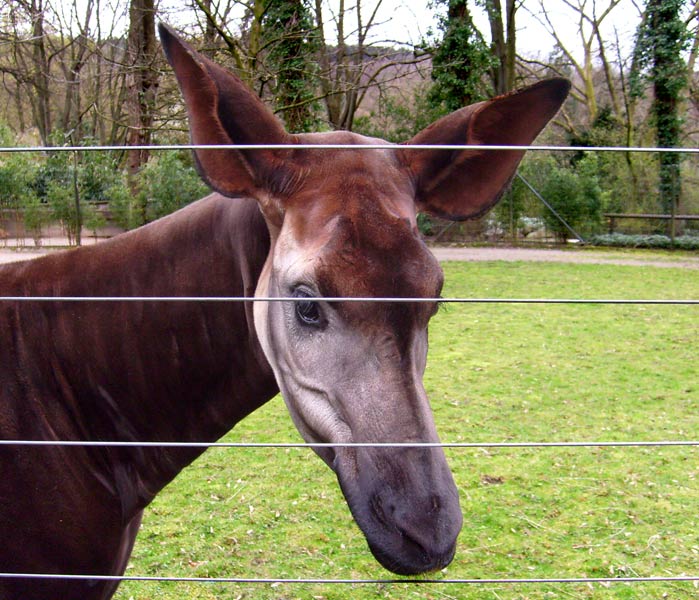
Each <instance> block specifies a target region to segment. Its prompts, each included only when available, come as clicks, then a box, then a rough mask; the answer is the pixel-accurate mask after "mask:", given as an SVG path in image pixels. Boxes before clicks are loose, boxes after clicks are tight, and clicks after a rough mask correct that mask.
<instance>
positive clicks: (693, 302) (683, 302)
mask: <svg viewBox="0 0 699 600" xmlns="http://www.w3.org/2000/svg"><path fill="white" fill-rule="evenodd" d="M390 148H400V149H401V150H410V151H412V150H446V151H453V150H484V151H525V150H527V151H558V152H580V151H586V152H588V151H589V152H636V153H662V152H673V153H681V154H699V148H657V147H628V148H619V147H608V146H595V147H579V146H497V145H488V146H479V145H475V146H462V145H449V146H411V145H383V144H367V145H345V144H298V145H294V146H293V147H291V148H290V146H288V145H276V144H269V145H194V144H189V145H182V144H177V145H160V146H142V147H141V146H135V147H134V146H130V147H124V146H50V147H16V148H12V147H4V148H0V154H2V153H16V152H57V151H58V152H92V151H94V152H105V151H123V150H126V149H131V150H133V149H147V150H148V151H158V150H182V149H191V150H230V149H235V150H245V151H247V150H290V149H293V150H297V149H308V150H324V149H325V150H347V149H349V150H362V151H364V150H386V149H390ZM309 300H310V301H313V302H328V303H332V302H374V303H416V302H418V303H435V302H437V303H456V304H513V305H649V306H652V305H655V306H688V307H690V306H697V305H699V299H693V298H687V299H653V298H636V299H624V298H609V299H604V298H588V299H584V298H403V297H394V298H375V297H361V298H358V297H317V298H293V297H254V298H253V297H198V296H187V297H170V296H132V297H122V296H79V297H76V296H33V297H32V296H0V303H7V302H21V303H25V302H42V303H43V302H70V303H74V302H75V303H77V302H130V303H132V302H141V303H143V302H158V303H159V302H179V303H182V302H196V303H228V302H301V301H303V302H308V301H309ZM22 446H25V447H31V446H35V447H61V446H63V447H161V448H232V449H236V448H238V449H240V448H279V449H290V448H310V449H319V448H340V447H343V448H362V447H380V448H435V447H440V448H456V449H469V448H475V449H514V450H519V449H528V448H534V449H537V448H538V449H545V448H573V449H574V448H679V447H697V446H699V440H672V439H670V440H630V441H605V440H591V441H575V440H573V441H567V440H561V441H535V440H533V441H502V442H497V441H496V442H442V443H393V442H386V443H306V442H298V443H297V442H262V443H259V442H212V443H209V442H179V441H138V442H125V441H117V440H112V441H109V440H107V441H104V440H91V441H82V440H20V439H4V440H0V448H3V447H22ZM0 579H30V580H37V581H38V580H59V579H62V580H89V581H93V582H98V581H102V582H126V581H132V582H172V583H197V584H267V585H269V584H303V585H313V584H321V585H370V584H372V585H377V584H378V585H393V584H414V585H419V586H424V585H439V586H450V585H456V586H458V585H464V586H466V585H474V586H479V585H497V586H500V585H502V586H504V585H521V586H526V585H535V584H536V585H541V584H570V585H580V584H585V585H593V584H618V583H626V584H643V583H660V582H671V583H673V582H674V583H695V584H696V583H697V582H699V575H666V576H648V577H637V576H634V577H629V576H625V575H621V576H616V575H615V576H610V577H553V578H524V577H522V578H509V577H501V578H450V577H443V578H400V579H398V578H388V579H387V578H376V579H362V578H312V577H309V578H300V577H298V578H297V577H289V578H253V577H174V576H140V575H131V574H125V575H121V576H116V575H93V574H84V575H81V574H53V573H8V572H0Z"/></svg>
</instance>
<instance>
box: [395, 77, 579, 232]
mask: <svg viewBox="0 0 699 600" xmlns="http://www.w3.org/2000/svg"><path fill="white" fill-rule="evenodd" d="M569 89H570V82H569V81H567V80H566V79H560V78H554V79H549V80H546V81H541V82H539V83H536V84H534V85H532V86H530V87H528V88H525V89H523V90H520V91H517V92H513V93H511V94H507V95H505V96H500V97H498V98H494V99H492V100H487V101H485V102H480V103H478V104H473V105H471V106H467V107H465V108H462V109H461V110H457V111H456V112H453V113H451V114H450V115H447V116H446V117H444V118H442V119H440V120H439V121H437V122H435V123H433V124H432V125H430V126H429V127H428V128H427V129H424V130H423V131H421V132H420V133H418V134H417V135H416V136H415V137H414V138H413V139H412V140H410V142H409V144H411V145H412V144H415V145H423V146H431V145H440V146H451V145H455V146H456V145H479V146H480V145H487V146H528V145H529V144H531V142H532V141H534V139H535V138H536V136H537V135H539V133H540V132H541V130H542V129H543V128H544V127H545V125H546V124H547V123H548V122H549V120H550V119H552V118H553V116H554V115H555V114H556V113H557V112H558V109H559V108H560V107H561V105H562V104H563V101H564V100H565V99H566V97H567V95H568V90H569ZM523 156H524V151H523V150H478V149H474V150H468V149H464V150H446V149H445V150H441V149H437V150H435V149H426V150H408V149H405V150H400V151H399V158H400V160H401V162H402V163H403V165H404V166H405V167H406V168H407V169H408V171H409V172H410V174H411V176H412V177H413V180H414V182H415V194H416V203H417V209H418V210H423V211H426V212H430V213H432V214H435V215H437V216H439V217H443V218H445V219H451V220H453V221H462V220H464V219H470V218H474V217H478V216H480V215H481V214H483V213H484V212H486V211H487V210H488V209H489V208H490V207H491V206H493V204H495V203H496V202H497V201H498V200H499V199H500V196H501V195H502V193H503V192H504V191H505V190H506V189H507V185H508V184H509V182H510V180H511V179H512V177H513V176H514V174H515V171H516V170H517V166H518V165H519V162H520V160H522V157H523Z"/></svg>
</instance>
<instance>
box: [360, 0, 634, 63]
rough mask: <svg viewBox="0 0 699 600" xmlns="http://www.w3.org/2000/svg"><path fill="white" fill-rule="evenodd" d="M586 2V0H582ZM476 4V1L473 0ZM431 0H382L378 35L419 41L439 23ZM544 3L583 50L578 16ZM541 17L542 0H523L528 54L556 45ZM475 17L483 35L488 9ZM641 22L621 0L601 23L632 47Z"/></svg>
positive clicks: (601, 2)
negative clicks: (579, 35)
mask: <svg viewBox="0 0 699 600" xmlns="http://www.w3.org/2000/svg"><path fill="white" fill-rule="evenodd" d="M579 1H580V2H583V1H584V0H579ZM585 1H586V4H587V5H588V7H591V6H592V5H593V4H595V3H596V4H597V6H598V10H600V9H601V8H603V7H606V6H607V5H608V4H609V0H585ZM364 3H365V4H366V6H367V8H366V9H365V12H368V8H369V7H371V6H374V5H375V2H374V1H373V0H364ZM474 4H475V3H474ZM428 5H429V0H382V3H381V8H380V11H379V13H378V16H379V18H378V19H377V21H378V22H379V23H381V26H380V27H378V28H377V29H378V30H379V31H377V39H381V38H384V39H388V40H398V41H405V42H407V43H410V42H413V43H416V42H418V41H419V40H420V38H421V36H423V35H425V34H426V33H427V31H428V30H429V29H430V27H432V28H434V27H435V26H436V18H435V9H433V8H429V6H428ZM544 6H545V8H546V11H547V12H548V14H549V16H550V18H551V20H552V22H553V23H554V24H555V27H556V30H557V31H558V32H559V34H560V35H561V37H562V39H563V40H565V41H567V42H568V44H569V45H570V47H571V49H574V50H575V52H576V53H581V49H582V43H581V42H580V41H579V37H578V29H579V28H578V23H577V20H578V16H577V15H576V14H575V12H574V11H573V10H571V9H570V8H568V7H567V6H566V5H565V3H564V2H563V1H562V0H544ZM537 16H538V17H539V18H540V17H541V7H540V2H539V0H524V1H523V3H522V7H520V8H519V10H518V11H517V47H518V52H519V53H520V54H523V55H525V56H529V57H536V56H541V57H546V56H548V54H549V53H550V52H551V50H552V49H553V47H554V40H553V37H552V36H551V35H550V34H549V33H548V32H547V31H546V29H545V28H544V26H543V25H542V24H541V23H540V22H539V19H537ZM474 19H475V21H476V24H477V26H478V27H479V29H480V30H481V31H482V32H483V34H484V35H486V36H487V35H488V32H489V26H488V21H487V18H486V15H485V13H484V12H483V11H482V10H480V11H479V10H478V9H474ZM638 22H639V15H638V11H637V9H636V8H635V6H634V2H633V1H632V0H621V2H620V4H619V5H618V6H617V7H616V8H614V10H613V11H612V12H611V13H610V15H609V16H608V17H607V19H606V20H605V21H604V23H603V26H602V32H603V35H604V36H605V39H607V40H609V41H613V40H614V39H615V30H616V32H618V35H619V39H620V41H621V42H622V47H624V48H626V49H630V48H631V46H632V43H633V36H634V33H635V30H636V26H637V24H638Z"/></svg>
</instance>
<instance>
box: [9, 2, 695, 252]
mask: <svg viewBox="0 0 699 600" xmlns="http://www.w3.org/2000/svg"><path fill="white" fill-rule="evenodd" d="M385 1H386V0H356V1H355V2H352V3H349V2H346V1H345V0H337V1H335V2H326V1H325V0H185V1H184V2H177V3H175V4H174V5H172V6H170V5H169V4H168V0H159V1H158V2H156V0H115V1H114V2H111V3H109V4H108V5H107V4H105V3H104V2H103V0H80V1H78V0H73V2H62V1H61V2H59V1H58V0H9V1H8V2H6V3H4V4H3V5H2V7H0V23H2V26H1V27H0V75H1V76H2V86H0V141H1V142H2V145H3V146H10V145H37V144H38V145H41V146H47V147H55V146H65V145H70V146H81V145H95V144H98V145H110V146H112V145H124V146H125V147H126V149H125V150H124V151H118V152H111V153H102V154H101V155H100V156H97V154H96V153H91V152H76V153H73V154H66V153H60V152H51V151H47V152H41V153H33V154H4V155H0V208H2V209H4V211H5V212H3V213H2V214H3V215H4V217H3V218H5V219H8V218H10V217H9V216H8V214H10V213H12V212H13V211H14V213H16V215H20V214H21V217H22V219H23V222H24V224H25V225H26V227H27V228H28V230H30V231H41V228H42V227H44V226H45V224H46V221H47V220H49V219H59V220H61V221H62V222H63V223H64V224H66V227H67V229H68V230H69V233H70V235H71V236H72V237H74V238H76V239H78V240H79V236H80V232H81V230H82V227H83V226H86V227H88V228H96V227H97V226H98V225H99V224H100V222H101V221H100V219H102V218H103V217H102V215H103V212H102V211H101V210H99V207H100V203H104V202H108V203H109V212H110V214H111V216H112V218H113V219H116V221H117V222H118V223H119V224H120V225H122V226H123V227H133V226H137V225H139V224H142V223H145V222H148V221H149V220H152V219H154V218H157V217H158V216H161V215H162V214H165V213H167V212H169V211H171V210H174V209H175V208H178V207H179V206H182V205H183V204H185V203H187V202H189V201H191V200H192V199H194V198H196V197H197V196H196V194H199V193H201V191H202V188H201V186H200V184H199V183H198V182H197V179H196V174H195V173H194V170H193V166H192V163H191V158H190V157H189V155H188V154H187V153H184V152H179V153H174V154H172V155H166V154H164V153H161V152H153V151H148V150H144V149H142V147H143V146H148V145H150V144H163V143H182V142H186V141H187V133H186V131H187V126H186V119H185V114H184V107H183V105H182V101H181V99H180V96H179V93H178V92H177V88H176V84H175V82H174V79H173V77H172V76H171V74H170V73H169V70H168V69H167V68H166V65H165V62H164V58H163V56H162V53H161V51H160V48H159V44H158V41H157V38H156V34H155V25H156V21H157V20H161V19H162V20H165V21H167V22H169V23H170V24H171V25H173V26H175V27H176V28H178V29H179V30H180V31H181V32H183V34H184V35H185V37H187V38H188V39H189V40H190V41H191V43H192V44H193V45H195V46H196V47H197V49H198V50H200V51H202V52H203V53H204V54H206V55H207V56H209V57H211V58H212V59H213V60H215V61H216V62H218V63H221V64H223V65H225V66H227V67H228V68H230V69H232V70H234V71H235V72H236V73H237V74H238V75H239V76H240V77H241V78H242V79H243V80H244V81H246V83H247V84H248V85H250V86H251V88H252V89H254V90H255V91H256V92H257V93H258V94H259V95H260V96H261V97H262V98H263V99H264V100H265V101H266V102H267V103H268V104H269V105H270V106H271V107H272V108H273V110H274V111H275V112H276V113H277V114H278V115H279V116H280V118H282V119H283V121H284V122H285V124H286V126H287V128H288V129H289V130H291V131H295V132H302V131H310V130H322V129H328V130H330V129H347V130H354V131H357V132H360V133H366V134H368V135H378V136H379V137H382V138H386V139H389V140H392V141H402V140H403V139H407V138H408V137H410V136H412V135H413V134H414V133H415V132H416V131H418V130H419V129H421V128H422V127H424V126H425V125H426V124H427V123H429V122H431V121H433V120H434V119H435V118H437V117H439V116H441V115H442V114H445V113H447V112H449V111H451V110H455V109H458V108H460V107H461V106H464V105H466V104H469V103H472V102H477V101H480V100H482V99H485V98H487V97H490V96H492V95H496V94H502V93H506V92H508V91H510V90H511V89H514V88H516V87H520V86H522V85H525V84H528V83H533V82H535V81H537V80H539V79H541V78H545V77H548V76H551V75H563V76H566V77H568V78H570V79H571V80H572V82H573V91H572V94H571V98H570V100H569V101H568V102H567V104H566V106H565V107H564V110H563V111H562V112H561V115H560V116H559V118H558V119H557V121H556V123H555V125H554V127H552V128H550V130H549V131H548V132H547V135H548V137H549V139H548V141H550V142H552V143H556V144H564V145H575V146H580V147H590V146H621V147H624V146H626V147H630V146H653V145H656V144H657V145H658V146H662V147H678V146H689V145H691V146H694V145H696V143H695V138H696V133H697V128H696V125H697V110H698V109H699V86H698V85H697V81H696V77H695V76H694V69H695V65H696V57H697V54H699V42H698V39H699V38H698V36H697V24H698V22H699V21H698V19H699V0H691V1H690V0H561V2H557V3H555V5H556V6H557V9H556V10H557V11H558V12H554V9H553V8H552V6H553V5H552V3H550V2H544V0H433V2H431V4H430V7H431V8H430V10H431V11H432V12H433V14H434V15H435V26H434V27H433V28H432V30H431V31H428V32H426V35H424V36H423V37H422V38H421V39H418V40H410V41H407V40H400V39H399V40H394V39H388V35H387V34H385V33H381V32H385V31H386V30H387V27H386V22H385V19H382V17H381V16H380V15H381V14H382V12H381V9H382V8H383V7H382V4H383V3H384V2H385ZM561 10H563V11H564V13H561ZM622 12H623V14H624V16H625V18H626V20H633V22H634V23H635V24H636V32H635V35H634V37H633V39H632V40H629V39H625V38H623V37H622V36H621V35H620V33H619V32H618V31H617V30H616V29H615V28H614V27H612V26H610V23H612V24H613V23H614V20H615V19H618V18H619V16H620V13H622ZM562 18H565V19H567V20H568V22H574V23H576V24H577V28H576V29H577V30H576V32H575V35H574V36H571V35H570V34H564V33H563V31H562V30H561V22H562V21H561V19H562ZM523 22H527V23H529V24H531V23H536V24H537V26H538V27H539V29H540V30H541V31H542V32H544V33H543V34H542V35H545V36H547V38H548V41H550V46H551V47H552V51H551V52H550V53H548V54H546V55H541V54H539V53H537V54H532V52H531V51H529V52H523V51H521V49H520V38H519V35H518V33H520V32H521V28H522V23H523ZM697 166H698V165H697V162H696V159H694V158H693V157H689V158H687V157H683V156H682V155H680V154H679V153H673V152H667V153H663V154H660V155H658V156H654V155H646V154H636V153H631V152H626V153H614V154H611V153H605V154H593V153H590V152H585V151H583V150H581V151H580V152H577V153H574V154H571V153H557V154H555V155H544V154H540V153H530V156H528V158H527V159H526V161H525V163H524V164H523V167H522V171H521V173H522V175H523V176H524V177H525V179H526V180H527V181H528V182H530V183H531V184H533V185H534V187H535V188H536V189H538V190H539V191H541V193H542V194H544V195H547V196H548V200H549V201H550V202H551V204H553V205H556V206H557V207H558V208H557V211H558V212H559V213H560V214H561V215H562V216H563V217H564V218H565V219H566V220H567V221H568V222H569V224H572V225H574V226H576V227H580V228H582V229H583V230H585V234H586V235H587V234H588V233H594V232H596V231H600V230H601V229H602V228H603V223H602V219H601V215H602V213H604V212H654V213H657V212H660V213H673V214H675V213H676V214H680V213H682V212H685V213H686V212H694V213H697V212H699V200H698V199H697V197H696V193H697V184H699V178H697ZM167 177H171V178H172V181H171V182H170V184H169V185H168V184H166V181H165V180H166V178H167ZM8 211H9V213H8ZM16 215H15V216H16ZM492 219H495V221H496V223H495V225H493V224H492V223H491V224H490V225H489V227H494V228H495V229H498V228H499V229H506V230H511V231H512V232H515V231H520V232H521V231H523V230H525V229H526V227H527V226H526V225H525V224H526V223H529V222H532V221H536V220H537V219H539V220H541V219H548V221H549V226H550V228H551V229H552V230H553V231H554V232H556V233H557V234H559V235H560V236H561V237H564V236H565V235H567V233H566V230H564V229H561V227H562V226H561V225H560V223H559V222H558V221H557V220H556V219H552V217H551V215H550V214H549V213H547V212H546V211H541V210H540V208H539V205H538V203H537V201H536V200H535V199H534V197H533V196H532V195H531V194H530V192H529V188H528V187H527V186H526V185H525V184H524V183H522V182H521V181H519V180H518V181H515V183H514V185H513V189H512V191H511V193H510V195H509V199H508V201H507V202H504V203H503V204H502V205H501V208H499V209H498V211H497V212H495V213H494V215H493V216H492V217H491V221H492ZM0 226H2V223H0ZM430 226H431V224H430V223H429V222H426V223H425V229H426V231H427V230H429V228H430ZM654 226H655V227H656V228H662V227H665V222H659V223H655V224H654Z"/></svg>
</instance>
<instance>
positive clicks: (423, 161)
mask: <svg viewBox="0 0 699 600" xmlns="http://www.w3.org/2000/svg"><path fill="white" fill-rule="evenodd" d="M160 35H161V39H162V43H163V46H164V48H165V52H166V54H167V57H168V60H169V61H170V64H171V65H172V67H173V68H174V70H175V73H176V75H177V80H178V82H179V84H180V87H181V88H182V93H183V95H184V99H185V103H186V106H187V111H188V114H189V122H190V128H191V137H192V142H193V143H194V144H202V145H212V144H240V145H251V144H252V145H255V144H274V145H282V144H283V145H284V146H285V147H286V148H285V149H281V150H279V149H224V150H222V149H212V150H196V151H195V153H196V160H197V164H198V168H199V171H200V173H201V175H202V177H203V178H204V179H205V180H206V182H207V183H208V184H209V185H210V186H211V187H212V188H213V189H214V190H216V191H218V192H220V193H222V194H224V195H226V196H229V197H231V198H236V197H238V198H239V197H244V196H245V197H251V198H254V199H256V200H257V202H258V203H259V206H260V210H261V211H262V213H263V215H264V217H265V220H266V221H267V224H268V226H269V231H270V237H271V248H270V251H269V256H268V257H267V262H266V264H265V267H264V269H263V272H262V274H261V276H260V278H259V281H258V283H257V291H256V296H257V297H260V298H263V297H270V296H271V297H289V298H294V299H295V301H294V302H276V303H272V302H262V301H261V302H257V303H256V304H255V310H254V315H255V319H254V320H255V329H256V332H257V335H258V336H259V339H260V342H261V344H262V347H263V349H264V352H265V355H266V357H267V360H268V361H269V363H270V365H271V367H272V369H273V371H274V373H275V376H276V379H277V382H278V384H279V386H280V389H281V391H282V393H283V396H284V399H285V401H286V404H287V406H288V409H289V412H290V413H291V416H292V418H293V420H294V423H295V424H296V426H297V428H298V430H299V432H300V433H301V435H302V436H303V438H304V439H305V440H306V441H308V442H313V443H318V442H325V443H347V442H353V443H376V442H392V443H393V442H438V441H439V438H438V436H437V432H436V430H435V425H434V421H433V418H432V414H431V409H430V405H429V403H428V400H427V397H426V394H425V390H424V388H423V384H422V377H423V372H424V370H425V361H426V356H427V324H428V322H429V320H430V317H432V315H433V314H434V313H435V311H436V310H437V305H436V303H408V302H386V303H367V302H347V301H344V302H343V301H336V302H328V301H325V300H323V299H322V298H324V297H325V298H327V297H330V298H333V297H334V298H347V297H360V298H364V297H388V298H400V297H404V298H438V297H439V294H440V290H441V288H442V280H443V275H442V270H441V269H440V267H439V265H438V263H437V261H436V260H435V259H434V257H433V255H432V254H431V253H430V251H429V250H428V249H427V247H426V246H425V244H424V243H423V242H422V240H421V239H420V235H419V233H418V228H417V220H416V214H417V213H418V212H419V211H426V212H428V213H431V214H435V215H439V216H440V217H446V218H448V219H453V220H463V219H469V218H472V217H476V216H478V215H481V214H482V213H484V212H485V211H487V210H488V209H489V208H490V207H491V206H492V205H493V204H494V203H495V202H496V201H497V200H498V199H499V197H500V196H501V195H502V193H503V191H504V190H505V189H506V187H507V186H508V184H509V182H510V180H511V178H512V177H513V175H514V172H515V170H516V168H517V165H518V164H519V162H520V160H521V158H522V156H523V154H524V152H522V151H497V152H496V151H482V150H439V149H438V150H434V149H433V150H428V149H426V150H415V149H412V150H411V149H402V148H401V146H399V145H391V144H389V143H388V142H385V141H382V140H376V139H368V138H366V137H363V136H361V135H356V134H353V133H348V132H331V133H321V134H302V135H292V134H289V133H287V132H286V131H285V130H284V128H283V127H282V125H281V124H280V122H279V121H278V120H277V118H276V117H275V116H274V115H273V114H272V113H271V112H270V110H269V109H267V108H266V107H265V106H264V105H263V103H262V102H261V101H260V100H259V98H258V97H257V96H256V95H255V94H253V93H252V92H251V91H250V90H248V89H247V88H246V87H245V85H244V84H243V83H242V82H241V81H240V80H239V79H238V78H237V77H236V76H235V75H233V74H232V73H230V72H228V71H226V70H224V69H222V68H221V67H219V66H217V65H216V64H214V63H213V62H211V61H210V60H209V59H207V58H206V57H204V56H202V55H200V54H198V53H197V52H195V51H194V50H193V49H192V48H191V47H190V46H189V45H187V44H186V43H185V42H183V41H182V40H181V39H179V38H178V37H177V36H176V35H175V34H174V33H173V32H172V31H171V30H169V29H168V28H167V27H165V26H161V27H160ZM568 89H569V84H568V82H567V81H565V80H562V79H551V80H548V81H544V82H541V83H538V84H536V85H533V86H531V87H529V88H526V89H524V90H522V91H519V92H516V93H513V94H510V95H507V96H502V97H499V98H496V99H494V100H490V101H486V102H481V103H478V104H474V105H472V106H468V107H466V108H463V109H461V110H459V111H457V112H455V113H453V114H451V115H449V116H447V117H444V118H443V119H440V120H439V121H437V122H436V123H434V124H433V125H431V126H430V127H428V128H427V129H425V130H424V131H422V132H421V133H419V134H418V135H416V136H415V137H414V138H413V139H412V140H410V142H409V143H410V144H419V145H462V144H471V145H474V144H480V145H486V144H487V145H528V144H530V142H532V140H534V138H535V137H536V136H537V135H538V134H539V132H540V131H541V130H542V129H543V127H544V126H545V125H546V123H547V122H548V121H549V120H550V119H551V118H552V117H553V116H554V115H555V114H556V112H557V111H558V109H559V107H560V106H561V104H562V102H563V101H564V99H565V98H566V95H567V92H568ZM299 144H351V145H354V146H357V149H322V150H321V149H318V150H315V149H303V148H298V147H297V146H298V145H299ZM363 144H364V145H366V144H384V145H385V148H383V149H369V150H367V149H364V150H363V149H361V146H362V145H363ZM231 201H234V200H231ZM317 453H318V454H319V455H320V457H321V458H322V459H323V460H324V461H325V462H326V463H327V464H328V466H330V468H331V469H332V470H333V471H334V472H335V473H336V475H337V478H338V480H339V482H340V486H341V488H342V491H343V493H344V495H345V498H346V499H347V502H348V504H349V507H350V510H351V511H352V514H353V516H354V518H355V520H356V521H357V523H358V525H359V526H360V528H361V529H362V531H363V532H364V534H365V536H366V539H367V541H368V544H369V547H370V548H371V550H372V552H373V554H374V556H375V557H376V558H377V559H378V560H379V562H380V563H381V564H383V565H384V566H385V567H386V568H388V569H390V570H391V571H393V572H395V573H398V574H414V573H421V572H425V571H430V570H434V569H439V568H442V567H444V566H446V565H447V564H449V562H450V561H451V560H452V558H453V556H454V551H455V545H456V538H457V535H458V533H459V531H460V529H461V525H462V516H461V510H460V508H459V499H458V493H457V489H456V486H455V485H454V481H453V479H452V476H451V473H450V471H449V468H448V466H447V463H446V459H445V457H444V453H443V451H442V449H441V448H438V447H424V446H423V447H420V448H414V447H413V448H395V447H394V448H387V447H337V448H329V447H322V448H318V449H317Z"/></svg>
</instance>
